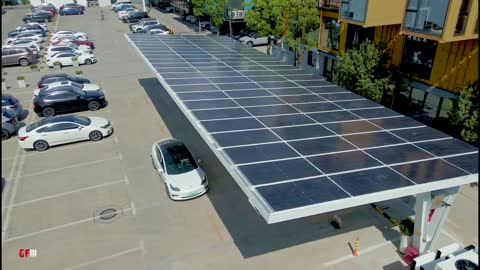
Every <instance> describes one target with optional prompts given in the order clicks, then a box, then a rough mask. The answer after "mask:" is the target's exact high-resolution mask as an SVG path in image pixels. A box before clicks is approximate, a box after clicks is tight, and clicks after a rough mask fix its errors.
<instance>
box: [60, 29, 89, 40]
mask: <svg viewBox="0 0 480 270" xmlns="http://www.w3.org/2000/svg"><path fill="white" fill-rule="evenodd" d="M71 36H73V37H75V38H77V39H80V38H84V39H85V40H87V39H88V36H87V33H84V32H75V31H57V32H55V33H54V34H53V35H52V38H53V39H56V38H58V37H71ZM80 40H81V39H80Z"/></svg>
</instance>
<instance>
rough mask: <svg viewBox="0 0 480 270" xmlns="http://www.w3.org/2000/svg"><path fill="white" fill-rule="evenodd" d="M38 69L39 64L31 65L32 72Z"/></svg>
mask: <svg viewBox="0 0 480 270" xmlns="http://www.w3.org/2000/svg"><path fill="white" fill-rule="evenodd" d="M37 68H38V65H37V64H31V65H30V69H32V70H33V69H37Z"/></svg>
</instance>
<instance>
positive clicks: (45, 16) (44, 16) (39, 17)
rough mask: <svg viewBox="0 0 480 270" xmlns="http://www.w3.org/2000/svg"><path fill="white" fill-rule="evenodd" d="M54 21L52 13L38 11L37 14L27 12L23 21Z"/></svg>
mask: <svg viewBox="0 0 480 270" xmlns="http://www.w3.org/2000/svg"><path fill="white" fill-rule="evenodd" d="M51 21H53V16H52V14H49V13H37V14H27V15H25V16H24V17H23V22H25V23H29V22H51Z"/></svg>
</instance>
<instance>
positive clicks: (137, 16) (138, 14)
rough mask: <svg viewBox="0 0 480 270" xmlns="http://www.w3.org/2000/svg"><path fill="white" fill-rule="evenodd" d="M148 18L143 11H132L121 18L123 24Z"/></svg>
mask: <svg viewBox="0 0 480 270" xmlns="http://www.w3.org/2000/svg"><path fill="white" fill-rule="evenodd" d="M145 18H148V13H147V12H144V11H134V12H131V13H129V14H128V15H127V16H124V17H123V18H122V21H123V22H124V23H131V22H138V21H140V20H142V19H145Z"/></svg>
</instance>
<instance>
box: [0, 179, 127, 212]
mask: <svg viewBox="0 0 480 270" xmlns="http://www.w3.org/2000/svg"><path fill="white" fill-rule="evenodd" d="M123 181H124V180H123V179H122V180H117V181H113V182H106V183H103V184H99V185H95V186H89V187H86V188H79V189H76V190H72V191H68V192H63V193H58V194H55V195H51V196H45V197H41V198H38V199H34V200H29V201H24V202H20V203H15V204H12V205H9V206H5V207H3V208H7V207H16V206H20V205H25V204H29V203H34V202H38V201H43V200H48V199H52V198H56V197H61V196H65V195H68V194H72V193H77V192H82V191H86V190H90V189H96V188H99V187H105V186H109V185H114V184H118V183H120V182H123Z"/></svg>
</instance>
